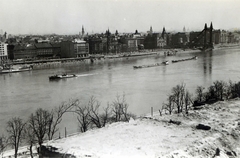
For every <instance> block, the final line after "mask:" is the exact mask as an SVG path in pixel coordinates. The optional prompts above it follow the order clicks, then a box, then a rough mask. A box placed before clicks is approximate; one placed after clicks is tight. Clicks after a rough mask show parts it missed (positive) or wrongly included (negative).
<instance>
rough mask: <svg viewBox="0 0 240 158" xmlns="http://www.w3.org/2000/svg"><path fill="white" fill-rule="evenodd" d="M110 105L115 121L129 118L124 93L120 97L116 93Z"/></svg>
mask: <svg viewBox="0 0 240 158" xmlns="http://www.w3.org/2000/svg"><path fill="white" fill-rule="evenodd" d="M111 107H112V114H113V118H114V120H115V122H118V121H129V119H130V118H129V116H128V104H127V102H126V99H125V95H124V94H123V96H122V97H120V96H119V95H117V96H116V100H114V101H113V103H112V105H111Z"/></svg>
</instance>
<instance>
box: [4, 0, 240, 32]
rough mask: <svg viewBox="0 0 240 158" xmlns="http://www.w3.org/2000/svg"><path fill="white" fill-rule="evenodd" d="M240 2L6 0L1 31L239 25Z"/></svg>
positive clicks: (195, 29) (74, 30) (227, 26)
mask: <svg viewBox="0 0 240 158" xmlns="http://www.w3.org/2000/svg"><path fill="white" fill-rule="evenodd" d="M239 10H240V2H238V1H236V0H230V1H229V0H220V1H219V0H218V1H217V0H201V1H199V0H192V1H190V0H170V1H169V0H168V1H167V0H149V1H144V0H138V1H137V0H71V1H66V0H35V1H31V0H1V6H0V20H1V24H0V30H3V32H5V31H6V32H7V33H8V34H52V33H56V34H78V33H79V32H81V29H82V26H84V28H85V33H103V32H105V31H106V30H107V29H108V28H109V30H110V31H111V32H112V33H114V32H115V31H116V30H118V32H135V30H138V31H139V32H146V31H148V30H149V29H150V26H152V28H153V31H154V32H161V31H162V29H163V27H165V28H166V30H167V31H182V30H183V28H184V27H185V28H186V30H189V31H198V30H202V29H203V27H204V24H205V23H207V25H208V26H210V23H211V22H212V23H213V27H214V28H216V29H225V30H229V29H237V28H239V24H238V21H240V17H239V16H238V14H237V13H238V11H239Z"/></svg>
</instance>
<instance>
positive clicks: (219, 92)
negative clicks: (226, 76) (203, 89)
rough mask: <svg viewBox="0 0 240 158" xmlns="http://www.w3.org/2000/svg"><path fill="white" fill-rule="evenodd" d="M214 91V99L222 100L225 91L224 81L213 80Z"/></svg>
mask: <svg viewBox="0 0 240 158" xmlns="http://www.w3.org/2000/svg"><path fill="white" fill-rule="evenodd" d="M213 85H214V88H215V93H216V97H217V98H216V99H218V100H223V97H224V95H225V92H226V83H225V82H224V81H218V80H217V81H215V82H213Z"/></svg>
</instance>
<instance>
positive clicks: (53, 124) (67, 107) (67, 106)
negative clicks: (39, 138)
mask: <svg viewBox="0 0 240 158" xmlns="http://www.w3.org/2000/svg"><path fill="white" fill-rule="evenodd" d="M77 104H78V100H77V99H76V100H70V101H69V102H64V103H62V105H60V106H59V107H56V108H55V109H54V110H52V112H51V115H50V118H49V124H48V125H49V126H48V132H47V135H48V139H49V140H52V139H53V136H54V134H55V133H56V132H57V131H58V130H59V128H58V127H57V126H58V125H59V124H60V123H61V121H62V117H63V115H64V114H65V113H67V112H72V111H71V110H72V108H73V107H75V106H76V105H77Z"/></svg>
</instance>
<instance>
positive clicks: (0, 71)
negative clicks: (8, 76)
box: [0, 65, 33, 74]
mask: <svg viewBox="0 0 240 158" xmlns="http://www.w3.org/2000/svg"><path fill="white" fill-rule="evenodd" d="M32 69H33V68H32V66H31V65H30V66H26V65H25V66H22V67H19V68H12V67H10V66H9V67H2V68H0V74H3V73H16V72H23V71H30V70H32Z"/></svg>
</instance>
